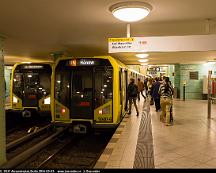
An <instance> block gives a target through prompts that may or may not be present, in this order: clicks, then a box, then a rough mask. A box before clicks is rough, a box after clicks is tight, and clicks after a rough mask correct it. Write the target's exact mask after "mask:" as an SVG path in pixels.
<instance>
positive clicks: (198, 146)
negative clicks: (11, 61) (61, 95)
mask: <svg viewBox="0 0 216 173" xmlns="http://www.w3.org/2000/svg"><path fill="white" fill-rule="evenodd" d="M173 107H174V108H173V109H174V110H173V111H174V125H173V126H165V125H164V124H163V123H161V122H160V121H159V115H160V113H161V112H155V107H154V106H150V115H151V124H152V135H153V149H154V151H153V154H154V167H155V168H216V105H212V118H211V119H207V101H201V100H187V101H185V102H183V101H180V100H174V106H173ZM139 109H140V112H141V109H143V102H140V103H139ZM140 115H141V114H140ZM142 116H144V114H142ZM140 120H141V116H139V117H136V114H135V113H132V116H131V117H128V118H126V117H125V118H124V120H123V122H122V123H121V125H120V126H119V128H118V129H117V131H116V132H117V133H115V134H114V136H113V137H112V139H111V141H110V143H109V144H108V145H107V147H106V149H105V152H104V154H102V155H101V157H100V159H99V160H98V162H97V164H96V165H95V168H133V167H134V159H135V153H136V145H137V139H138V133H139V125H140ZM143 142H145V141H143Z"/></svg>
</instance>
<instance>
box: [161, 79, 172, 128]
mask: <svg viewBox="0 0 216 173" xmlns="http://www.w3.org/2000/svg"><path fill="white" fill-rule="evenodd" d="M159 94H160V96H161V100H160V104H161V109H162V113H161V117H160V120H161V121H164V118H165V123H166V124H165V125H166V126H170V125H172V124H171V123H170V108H171V105H172V95H173V89H172V87H171V85H170V82H169V78H165V81H164V83H162V84H161V85H160V88H159Z"/></svg>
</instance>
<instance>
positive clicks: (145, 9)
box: [109, 1, 152, 22]
mask: <svg viewBox="0 0 216 173" xmlns="http://www.w3.org/2000/svg"><path fill="white" fill-rule="evenodd" d="M109 10H110V11H111V12H112V14H113V16H115V17H116V18H117V19H119V20H122V21H125V22H136V21H139V20H142V19H143V18H145V17H146V16H147V15H148V14H149V13H150V11H151V10H152V6H151V5H150V4H148V3H146V2H138V1H128V2H119V3H117V4H114V5H112V6H111V7H110V8H109Z"/></svg>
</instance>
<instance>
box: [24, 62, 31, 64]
mask: <svg viewBox="0 0 216 173" xmlns="http://www.w3.org/2000/svg"><path fill="white" fill-rule="evenodd" d="M22 63H23V64H31V62H22Z"/></svg>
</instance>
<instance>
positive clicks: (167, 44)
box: [108, 34, 216, 53]
mask: <svg viewBox="0 0 216 173" xmlns="http://www.w3.org/2000/svg"><path fill="white" fill-rule="evenodd" d="M108 48H109V53H118V52H178V51H212V50H216V35H215V34H209V35H188V36H158V37H131V38H109V39H108Z"/></svg>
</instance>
